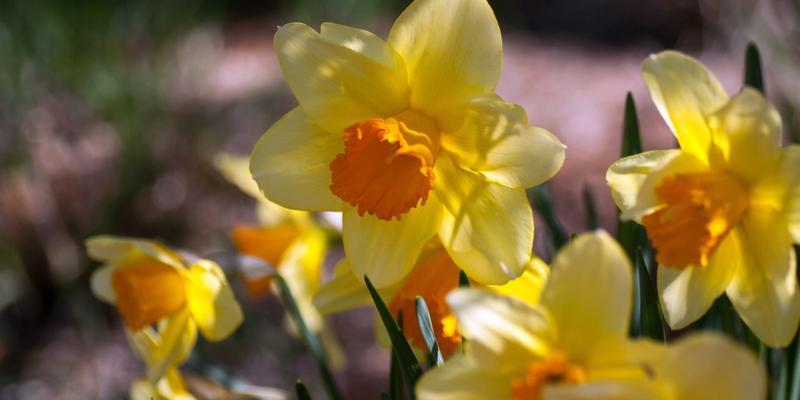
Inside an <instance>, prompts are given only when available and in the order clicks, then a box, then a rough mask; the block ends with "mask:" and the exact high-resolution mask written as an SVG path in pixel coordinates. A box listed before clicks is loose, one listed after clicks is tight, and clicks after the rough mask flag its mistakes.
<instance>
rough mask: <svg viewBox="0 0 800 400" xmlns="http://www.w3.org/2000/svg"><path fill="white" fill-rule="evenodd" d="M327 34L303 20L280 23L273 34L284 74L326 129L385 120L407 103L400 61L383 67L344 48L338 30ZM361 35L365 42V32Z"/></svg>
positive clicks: (304, 106) (306, 108)
mask: <svg viewBox="0 0 800 400" xmlns="http://www.w3.org/2000/svg"><path fill="white" fill-rule="evenodd" d="M330 28H331V27H327V29H330ZM327 29H326V30H327ZM334 30H335V28H334ZM326 37H327V40H326V38H323V37H321V36H320V35H319V34H318V33H317V32H316V31H315V30H313V29H311V28H310V27H308V26H306V25H304V24H301V23H290V24H286V25H283V26H281V27H280V28H278V32H277V33H276V34H275V53H276V54H277V56H278V62H279V63H280V65H281V70H283V75H284V77H285V78H286V82H287V83H288V84H289V88H290V89H291V90H292V93H294V95H295V97H296V98H297V101H298V102H299V103H300V107H301V108H302V109H303V111H304V112H305V113H306V114H307V115H308V116H309V117H310V118H311V120H313V121H314V122H315V123H316V124H317V125H319V126H321V127H322V128H323V129H325V130H326V131H328V132H331V133H341V132H343V130H344V128H346V127H348V126H350V125H352V124H354V123H356V122H358V121H363V120H367V119H372V118H386V117H389V116H392V115H395V114H398V113H400V112H401V111H403V110H405V109H406V108H407V107H408V80H407V77H406V71H405V69H404V68H403V66H402V65H392V66H387V65H384V64H382V63H381V62H379V61H378V60H376V59H373V58H371V57H370V56H371V55H372V54H362V53H360V52H358V51H354V50H353V48H352V46H350V47H345V46H343V45H341V44H339V43H337V42H336V38H338V37H339V36H338V35H336V34H332V33H329V34H328V35H326ZM359 37H360V38H361V39H362V40H363V39H364V38H365V35H360V36H359ZM369 44H370V45H371V46H372V45H374V40H372V41H370V43H369ZM385 51H386V52H389V53H391V51H392V50H391V49H388V48H387V49H385ZM398 60H399V57H398Z"/></svg>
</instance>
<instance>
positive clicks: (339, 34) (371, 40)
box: [319, 22, 405, 69]
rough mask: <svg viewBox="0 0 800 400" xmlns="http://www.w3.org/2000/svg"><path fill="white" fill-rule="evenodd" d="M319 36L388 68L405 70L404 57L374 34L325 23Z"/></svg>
mask: <svg viewBox="0 0 800 400" xmlns="http://www.w3.org/2000/svg"><path fill="white" fill-rule="evenodd" d="M319 36H320V37H321V38H322V39H323V40H325V41H327V42H330V43H332V44H335V45H339V46H342V47H346V48H348V49H350V50H352V51H354V52H356V53H359V54H361V55H363V56H366V57H368V58H369V59H370V60H372V61H374V62H376V63H378V64H380V65H383V66H384V67H386V68H389V69H393V68H403V69H404V68H405V63H404V62H403V59H402V57H400V55H399V54H397V52H396V51H394V49H392V48H391V46H388V45H387V44H386V42H385V41H384V40H383V39H381V38H379V37H378V36H376V35H375V34H374V33H372V32H369V31H365V30H363V29H358V28H353V27H351V26H347V25H340V24H335V23H332V22H323V23H322V25H321V26H320V30H319Z"/></svg>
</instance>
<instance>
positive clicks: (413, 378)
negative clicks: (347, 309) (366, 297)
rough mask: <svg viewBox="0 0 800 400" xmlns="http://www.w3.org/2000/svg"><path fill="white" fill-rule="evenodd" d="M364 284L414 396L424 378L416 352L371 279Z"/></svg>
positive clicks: (365, 280)
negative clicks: (417, 386) (420, 380)
mask: <svg viewBox="0 0 800 400" xmlns="http://www.w3.org/2000/svg"><path fill="white" fill-rule="evenodd" d="M364 282H365V283H366V284H367V290H369V294H370V296H372V301H373V302H374V303H375V308H377V309H378V316H379V317H380V319H381V322H383V326H384V327H385V328H386V332H387V333H388V334H389V339H390V340H391V342H392V349H393V350H394V352H395V356H396V358H397V361H398V363H399V367H400V371H401V372H402V373H403V379H405V382H406V387H407V388H409V392H410V393H409V395H411V396H413V389H414V384H415V383H417V380H419V378H420V377H421V376H422V367H421V366H420V365H419V363H418V362H417V358H416V356H414V351H413V350H411V346H410V345H409V344H408V341H406V338H405V336H404V335H403V332H402V331H401V330H400V326H399V325H398V324H397V321H395V320H394V318H392V314H391V313H390V312H389V309H388V308H387V307H386V304H384V303H383V300H382V299H381V296H380V295H379V294H378V291H377V290H375V287H374V286H373V285H372V282H370V280H369V278H368V277H366V276H365V277H364Z"/></svg>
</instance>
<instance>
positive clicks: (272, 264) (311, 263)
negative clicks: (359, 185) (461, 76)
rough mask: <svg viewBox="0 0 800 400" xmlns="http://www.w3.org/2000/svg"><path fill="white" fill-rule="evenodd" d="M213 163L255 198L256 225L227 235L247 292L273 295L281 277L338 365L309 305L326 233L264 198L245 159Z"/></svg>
mask: <svg viewBox="0 0 800 400" xmlns="http://www.w3.org/2000/svg"><path fill="white" fill-rule="evenodd" d="M214 164H215V166H216V167H217V169H218V170H219V171H220V172H221V173H222V175H223V176H225V178H226V179H227V180H228V181H230V182H231V183H233V184H234V185H236V186H237V187H239V189H241V190H242V191H243V192H244V193H246V194H248V195H250V196H251V197H253V198H254V199H255V200H257V205H258V208H257V212H258V218H259V222H260V225H255V226H253V225H237V226H235V227H234V228H233V229H232V231H231V238H232V240H233V244H234V245H235V246H236V250H237V251H238V252H239V254H241V255H242V256H241V257H239V267H240V273H241V276H242V277H243V280H244V286H245V288H246V289H247V292H248V293H249V294H250V296H251V297H254V298H258V297H261V296H264V295H266V294H267V293H269V292H271V291H275V292H277V290H278V289H277V287H275V286H274V285H273V279H274V276H275V273H276V272H278V273H280V275H281V277H282V278H283V280H284V281H285V282H286V285H287V286H288V287H289V290H290V291H291V292H292V296H293V297H294V300H295V302H296V304H297V306H298V308H299V309H300V314H301V315H302V316H303V320H304V321H305V323H306V325H307V326H308V328H309V329H310V330H311V331H313V332H314V333H316V334H318V335H320V338H321V340H322V344H323V347H324V349H325V351H326V353H327V356H328V362H329V363H330V364H331V365H333V366H334V367H341V366H343V365H344V362H345V359H344V353H343V351H342V350H341V346H340V345H339V343H338V340H336V337H335V335H334V334H333V332H332V331H331V330H330V329H329V328H328V327H327V326H326V325H325V321H324V319H323V318H322V315H320V313H319V311H318V310H317V308H316V307H315V306H314V305H313V303H312V297H313V295H314V293H316V291H317V289H319V285H320V277H321V274H322V267H323V261H324V259H325V255H326V254H327V251H328V234H327V233H326V231H325V229H323V227H322V226H320V225H319V224H318V223H317V222H316V221H315V219H314V218H313V217H312V215H311V214H310V213H308V212H304V211H295V210H289V209H286V208H283V207H281V206H279V205H277V204H275V203H272V202H270V201H269V200H267V199H266V198H264V195H263V194H261V192H260V191H259V189H258V185H256V183H255V181H254V180H253V178H252V177H251V176H250V171H249V169H248V164H249V159H248V158H247V157H245V156H236V155H233V154H227V153H221V154H219V155H217V156H216V157H215V159H214ZM290 320H291V319H287V321H290ZM290 327H292V329H293V330H294V329H295V327H294V326H292V325H290Z"/></svg>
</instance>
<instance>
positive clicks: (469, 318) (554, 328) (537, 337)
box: [416, 232, 765, 400]
mask: <svg viewBox="0 0 800 400" xmlns="http://www.w3.org/2000/svg"><path fill="white" fill-rule="evenodd" d="M632 285H633V278H632V272H631V265H630V262H629V261H628V259H627V257H626V255H625V253H624V251H623V250H622V249H621V248H620V247H619V245H618V244H617V243H616V242H615V241H614V240H613V239H612V238H611V237H610V236H608V234H606V233H603V232H594V233H588V234H584V235H581V236H578V237H577V238H576V239H574V240H573V241H572V242H571V243H570V244H568V245H567V246H565V247H564V249H562V250H561V251H560V252H559V253H558V255H557V256H556V258H555V260H554V262H553V268H552V272H551V273H550V276H549V278H548V280H547V284H546V285H545V287H544V290H543V292H542V294H541V299H540V301H539V305H538V306H535V307H531V306H530V305H529V304H526V303H524V302H522V301H520V300H519V299H516V298H514V297H509V296H503V295H499V294H495V293H491V292H487V291H483V290H478V289H458V290H456V291H453V292H451V293H450V294H449V295H448V296H447V302H448V303H449V305H450V308H451V309H452V310H453V311H454V312H455V315H456V318H457V321H458V328H459V330H460V331H461V333H462V334H463V335H464V336H465V337H466V338H468V339H469V341H468V342H467V346H466V352H465V353H464V354H463V355H456V356H454V357H452V358H451V359H450V360H448V361H446V362H445V363H444V364H443V365H442V366H440V367H437V368H435V369H433V370H431V371H429V372H428V373H426V374H425V375H423V377H422V379H421V380H420V381H419V383H418V385H417V387H416V393H417V397H418V398H419V399H420V400H470V399H475V400H478V399H499V400H502V399H513V400H542V399H543V400H566V399H570V400H576V399H585V400H590V399H604V400H612V399H614V400H621V399H622V400H625V399H628V400H634V399H636V400H645V399H647V400H653V399H663V400H678V399H680V400H700V399H709V398H725V399H734V400H738V399H741V400H744V399H748V400H752V399H762V398H764V393H765V379H764V375H763V372H762V371H761V370H760V369H759V366H758V362H757V361H756V360H755V357H754V356H752V355H751V354H749V353H748V352H747V351H746V350H743V349H740V348H738V347H736V346H734V345H732V344H731V343H729V342H728V341H727V340H726V339H722V338H721V337H717V336H708V337H705V336H704V337H703V338H701V339H696V340H691V341H689V340H687V341H686V342H685V343H682V344H679V345H678V346H677V347H676V348H675V349H670V350H667V349H666V348H665V347H664V346H663V345H661V344H657V343H654V342H651V341H647V340H640V341H631V340H630V339H628V338H627V334H628V328H629V327H628V321H629V317H630V313H631V299H632V290H633V287H632ZM708 356H713V358H705V357H708ZM711 390H714V391H711ZM709 393H710V394H709ZM718 396H722V397H718Z"/></svg>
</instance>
